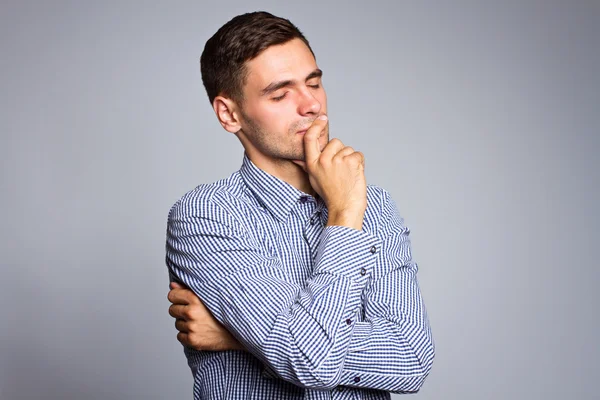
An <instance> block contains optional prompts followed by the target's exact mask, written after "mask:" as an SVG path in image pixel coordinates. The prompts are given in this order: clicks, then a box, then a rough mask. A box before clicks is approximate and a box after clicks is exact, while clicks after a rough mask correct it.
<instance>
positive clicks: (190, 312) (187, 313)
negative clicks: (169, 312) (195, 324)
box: [181, 307, 194, 320]
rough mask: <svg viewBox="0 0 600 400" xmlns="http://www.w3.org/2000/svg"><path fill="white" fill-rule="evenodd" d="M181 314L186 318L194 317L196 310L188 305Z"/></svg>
mask: <svg viewBox="0 0 600 400" xmlns="http://www.w3.org/2000/svg"><path fill="white" fill-rule="evenodd" d="M181 316H182V317H183V318H185V319H188V320H189V319H193V318H194V311H193V310H192V309H191V307H186V308H184V309H183V310H182V311H181Z"/></svg>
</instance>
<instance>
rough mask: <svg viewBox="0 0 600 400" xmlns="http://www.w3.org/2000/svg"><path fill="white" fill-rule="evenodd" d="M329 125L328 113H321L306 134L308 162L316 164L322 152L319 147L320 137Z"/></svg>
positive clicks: (305, 151) (305, 145)
mask: <svg viewBox="0 0 600 400" xmlns="http://www.w3.org/2000/svg"><path fill="white" fill-rule="evenodd" d="M326 125H327V115H325V114H323V115H320V116H319V117H318V118H317V119H315V120H314V121H313V123H312V125H311V126H310V128H308V130H307V131H306V133H305V134H304V154H305V160H306V163H307V164H314V163H315V162H316V161H317V160H318V159H319V155H320V154H321V148H320V147H319V137H320V136H321V132H323V129H325V126H326Z"/></svg>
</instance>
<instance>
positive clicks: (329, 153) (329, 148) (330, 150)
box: [321, 138, 345, 160]
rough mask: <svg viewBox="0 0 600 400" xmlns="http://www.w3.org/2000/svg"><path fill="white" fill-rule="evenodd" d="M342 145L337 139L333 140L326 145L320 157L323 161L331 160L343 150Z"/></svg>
mask: <svg viewBox="0 0 600 400" xmlns="http://www.w3.org/2000/svg"><path fill="white" fill-rule="evenodd" d="M344 147H345V146H344V143H342V141H341V140H340V139H338V138H333V139H331V140H330V141H329V143H327V145H326V146H325V148H324V149H323V152H322V153H321V157H322V159H323V160H331V159H332V158H333V157H334V156H335V155H336V154H337V153H338V152H339V151H340V150H342V149H343V148H344Z"/></svg>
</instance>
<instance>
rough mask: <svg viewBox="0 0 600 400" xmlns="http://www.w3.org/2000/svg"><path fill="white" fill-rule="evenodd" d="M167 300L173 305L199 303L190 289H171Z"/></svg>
mask: <svg viewBox="0 0 600 400" xmlns="http://www.w3.org/2000/svg"><path fill="white" fill-rule="evenodd" d="M167 299H169V301H170V302H171V303H173V304H196V303H198V302H199V301H200V299H198V297H197V296H196V294H195V293H194V292H192V291H191V290H190V289H187V288H184V289H171V290H170V291H169V294H168V295H167Z"/></svg>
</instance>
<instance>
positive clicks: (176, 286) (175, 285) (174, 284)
mask: <svg viewBox="0 0 600 400" xmlns="http://www.w3.org/2000/svg"><path fill="white" fill-rule="evenodd" d="M184 287H185V286H183V285H182V284H180V283H177V282H171V283H170V284H169V288H170V289H183V288H184Z"/></svg>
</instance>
